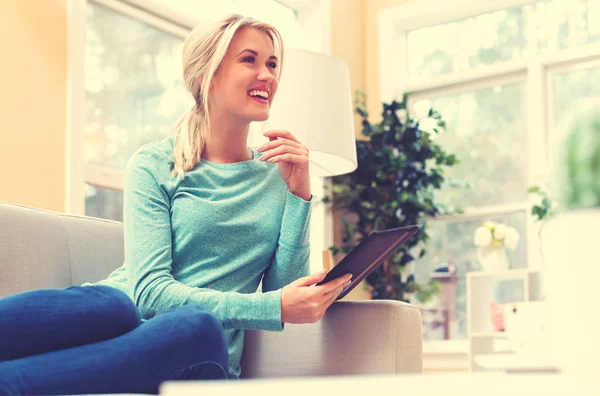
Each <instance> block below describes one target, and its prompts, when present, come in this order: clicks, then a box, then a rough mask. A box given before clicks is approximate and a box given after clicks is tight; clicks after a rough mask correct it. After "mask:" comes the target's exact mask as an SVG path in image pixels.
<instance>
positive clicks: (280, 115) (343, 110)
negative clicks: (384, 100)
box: [248, 49, 357, 177]
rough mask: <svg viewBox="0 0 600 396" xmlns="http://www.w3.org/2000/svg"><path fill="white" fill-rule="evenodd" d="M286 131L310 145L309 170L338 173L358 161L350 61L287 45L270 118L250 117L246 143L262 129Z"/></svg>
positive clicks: (253, 142)
mask: <svg viewBox="0 0 600 396" xmlns="http://www.w3.org/2000/svg"><path fill="white" fill-rule="evenodd" d="M273 129H281V130H288V131H290V132H291V133H292V134H293V135H294V136H295V137H296V138H298V140H300V142H302V144H304V145H305V146H307V147H308V149H309V159H310V174H311V176H320V177H328V176H336V175H342V174H345V173H349V172H352V171H354V170H355V169H356V167H357V160H356V138H355V134H354V117H353V111H352V93H351V90H350V73H349V70H348V66H347V65H346V64H345V63H344V62H343V61H341V60H340V59H338V58H335V57H333V56H329V55H325V54H321V53H317V52H312V51H306V50H298V49H288V50H287V51H286V53H285V64H284V68H283V71H282V75H281V80H280V81H279V88H278V89H277V93H276V94H275V98H274V100H273V104H272V107H271V109H270V115H269V119H268V120H267V121H265V122H260V123H254V124H253V125H252V126H251V128H250V134H249V137H248V143H249V145H250V147H253V148H256V147H259V146H261V145H262V144H264V143H265V142H267V141H268V139H267V138H266V137H265V136H263V134H262V133H263V132H266V131H268V130H273Z"/></svg>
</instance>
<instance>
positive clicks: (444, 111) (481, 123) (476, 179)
mask: <svg viewBox="0 0 600 396" xmlns="http://www.w3.org/2000/svg"><path fill="white" fill-rule="evenodd" d="M525 106H526V98H525V85H524V84H523V83H515V84H509V85H498V86H495V87H493V88H485V89H481V90H478V91H473V92H464V93H459V94H456V95H448V96H440V97H437V98H435V99H433V100H426V99H424V100H419V101H417V102H415V105H414V111H415V115H416V116H417V117H419V118H420V117H424V116H425V115H426V114H427V112H428V111H429V109H430V107H433V108H434V109H436V110H438V111H439V112H440V113H441V115H442V117H443V119H444V120H445V121H446V123H447V131H445V132H444V131H442V132H441V133H440V134H439V137H438V141H439V143H440V144H441V146H442V147H443V148H444V149H445V150H447V151H448V152H449V153H454V154H456V155H457V156H458V158H459V160H460V161H461V163H460V164H458V165H455V166H453V167H450V168H449V169H448V171H447V172H446V174H445V176H446V177H447V178H452V179H456V180H458V181H463V182H469V183H471V185H472V188H471V189H465V188H460V189H452V188H449V187H447V188H444V189H443V190H442V191H440V192H437V193H436V197H437V199H438V200H439V201H440V202H442V203H444V204H447V205H450V206H457V205H459V206H461V207H463V208H465V207H469V206H488V205H498V204H506V203H514V202H523V201H526V200H527V139H526V130H525V128H526V119H525V112H524V110H523V109H524V107H525Z"/></svg>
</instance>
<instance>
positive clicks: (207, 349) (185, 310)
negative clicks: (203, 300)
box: [165, 305, 228, 369]
mask: <svg viewBox="0 0 600 396" xmlns="http://www.w3.org/2000/svg"><path fill="white" fill-rule="evenodd" d="M169 311H170V312H171V313H172V314H174V315H175V317H176V319H175V321H176V323H177V326H178V327H180V329H181V330H182V331H181V333H180V335H181V336H182V337H183V338H184V340H183V342H184V343H185V344H186V345H187V346H188V347H189V348H191V349H192V350H194V351H195V352H197V356H204V357H206V358H207V360H212V361H214V362H216V363H218V364H219V365H221V366H222V367H223V368H225V369H227V364H228V358H227V356H228V355H227V354H228V352H227V341H226V339H225V332H224V330H223V325H222V324H221V321H220V320H219V319H218V318H217V317H216V316H215V315H214V314H213V313H211V312H209V311H207V310H206V309H204V308H201V307H198V306H195V305H184V306H181V307H178V308H176V309H174V310H169ZM165 313H166V311H165Z"/></svg>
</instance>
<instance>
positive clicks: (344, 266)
mask: <svg viewBox="0 0 600 396" xmlns="http://www.w3.org/2000/svg"><path fill="white" fill-rule="evenodd" d="M418 229H419V226H418V225H410V226H406V227H400V228H392V229H389V230H383V231H373V232H372V233H370V234H369V235H368V236H367V237H366V238H364V239H363V240H362V241H361V242H360V243H359V244H358V245H357V246H356V247H354V249H352V250H351V251H350V253H348V254H347V255H346V257H344V258H343V259H342V261H340V262H339V263H338V264H337V265H336V266H335V267H333V269H332V270H331V271H329V273H328V274H327V276H325V279H323V280H322V281H321V282H319V283H318V284H317V285H322V284H323V283H327V282H329V281H331V280H334V279H335V278H338V277H340V276H342V275H345V274H350V273H351V274H352V283H350V284H349V285H348V286H347V287H346V288H345V289H344V290H343V291H342V293H340V295H339V296H338V298H337V299H336V300H339V299H341V298H343V297H344V296H345V295H346V294H348V293H349V292H350V290H352V289H354V288H355V287H356V285H358V284H359V283H360V282H361V281H362V280H363V279H365V278H366V277H367V276H368V275H369V274H370V273H371V272H373V271H374V270H375V269H376V268H377V267H379V266H380V265H381V264H382V263H383V261H384V260H385V259H386V258H388V257H389V256H390V255H391V254H392V253H394V252H395V251H396V249H398V248H399V247H400V246H401V245H402V244H403V243H404V242H406V241H408V239H409V238H410V237H411V236H413V235H414V233H415V232H417V230H418Z"/></svg>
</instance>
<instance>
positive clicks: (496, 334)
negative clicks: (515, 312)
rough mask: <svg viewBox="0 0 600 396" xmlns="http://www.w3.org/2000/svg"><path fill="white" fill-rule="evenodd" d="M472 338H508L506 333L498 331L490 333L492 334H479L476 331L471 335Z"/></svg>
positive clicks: (479, 332)
mask: <svg viewBox="0 0 600 396" xmlns="http://www.w3.org/2000/svg"><path fill="white" fill-rule="evenodd" d="M471 337H472V338H506V337H508V336H507V334H506V333H503V332H500V331H496V332H494V331H492V332H481V331H476V332H473V333H471Z"/></svg>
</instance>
